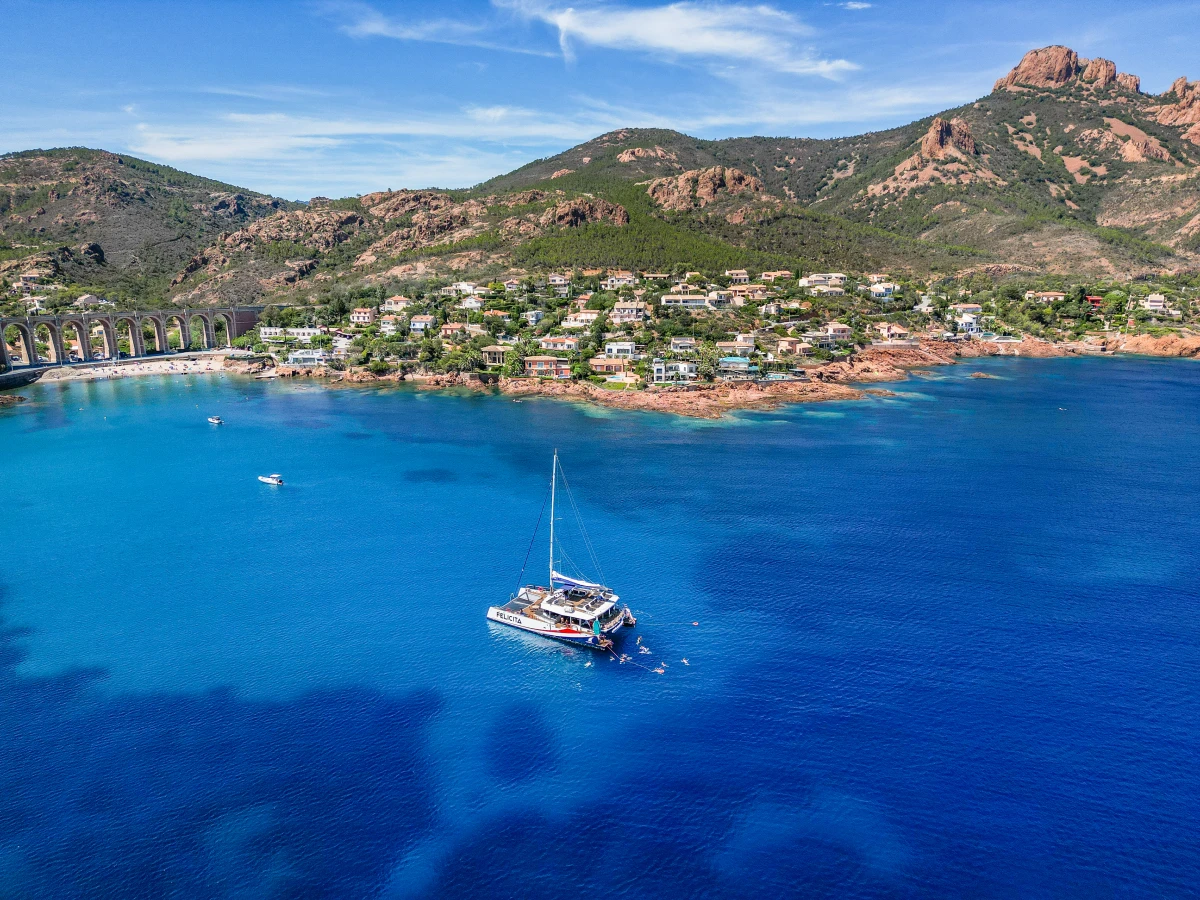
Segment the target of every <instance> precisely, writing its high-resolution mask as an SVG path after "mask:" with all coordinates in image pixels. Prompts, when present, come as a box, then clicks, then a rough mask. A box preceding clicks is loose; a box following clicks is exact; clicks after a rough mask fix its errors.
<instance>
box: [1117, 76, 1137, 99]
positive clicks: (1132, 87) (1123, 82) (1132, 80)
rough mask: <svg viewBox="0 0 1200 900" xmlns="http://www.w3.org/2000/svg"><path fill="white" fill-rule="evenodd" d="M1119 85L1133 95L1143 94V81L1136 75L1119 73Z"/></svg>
mask: <svg viewBox="0 0 1200 900" xmlns="http://www.w3.org/2000/svg"><path fill="white" fill-rule="evenodd" d="M1117 85H1118V86H1120V87H1123V88H1124V89H1125V90H1127V91H1129V92H1130V93H1131V94H1140V93H1141V92H1142V79H1140V78H1138V77H1137V76H1136V75H1130V74H1129V73H1128V72H1118V73H1117Z"/></svg>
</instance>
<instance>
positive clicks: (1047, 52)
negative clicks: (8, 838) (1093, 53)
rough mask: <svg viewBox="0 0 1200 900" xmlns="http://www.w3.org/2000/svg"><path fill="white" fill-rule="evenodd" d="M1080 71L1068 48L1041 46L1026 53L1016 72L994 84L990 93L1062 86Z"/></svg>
mask: <svg viewBox="0 0 1200 900" xmlns="http://www.w3.org/2000/svg"><path fill="white" fill-rule="evenodd" d="M1080 71H1082V68H1081V66H1080V63H1079V54H1078V53H1076V52H1075V51H1074V50H1072V49H1071V48H1070V47H1062V46H1057V45H1056V46H1053V47H1043V48H1041V49H1040V50H1030V51H1029V52H1028V53H1026V54H1025V56H1024V58H1023V59H1022V60H1021V62H1020V63H1018V64H1017V67H1016V68H1015V69H1013V70H1012V71H1011V72H1009V73H1008V74H1007V75H1005V76H1004V77H1003V78H1001V79H1000V80H999V81H997V82H996V85H995V87H994V88H993V90H996V91H1002V90H1014V89H1016V88H1018V87H1040V88H1052V87H1062V85H1064V84H1066V83H1067V82H1069V81H1070V80H1071V79H1073V78H1075V76H1077V75H1078V74H1079V73H1080Z"/></svg>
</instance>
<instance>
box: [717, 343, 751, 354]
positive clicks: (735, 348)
mask: <svg viewBox="0 0 1200 900" xmlns="http://www.w3.org/2000/svg"><path fill="white" fill-rule="evenodd" d="M717 352H718V353H723V354H724V355H725V356H745V357H748V356H750V354H751V353H753V352H754V344H753V343H749V344H747V343H745V342H744V341H717Z"/></svg>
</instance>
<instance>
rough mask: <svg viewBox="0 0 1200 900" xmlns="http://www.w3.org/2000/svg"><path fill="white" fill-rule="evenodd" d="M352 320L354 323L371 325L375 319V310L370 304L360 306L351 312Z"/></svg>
mask: <svg viewBox="0 0 1200 900" xmlns="http://www.w3.org/2000/svg"><path fill="white" fill-rule="evenodd" d="M350 321H351V323H353V324H354V325H370V324H372V323H373V322H374V321H375V310H374V309H373V308H371V307H370V306H360V307H358V309H356V310H354V311H353V312H352V313H350Z"/></svg>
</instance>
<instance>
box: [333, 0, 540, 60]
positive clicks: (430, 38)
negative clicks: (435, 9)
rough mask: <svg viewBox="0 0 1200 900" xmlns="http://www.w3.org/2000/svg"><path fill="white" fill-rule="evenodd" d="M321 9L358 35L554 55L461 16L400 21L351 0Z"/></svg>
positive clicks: (350, 33) (344, 28) (342, 27)
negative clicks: (498, 36)
mask: <svg viewBox="0 0 1200 900" xmlns="http://www.w3.org/2000/svg"><path fill="white" fill-rule="evenodd" d="M320 9H321V10H322V11H324V12H325V13H326V14H327V15H329V16H331V17H333V18H336V19H341V20H342V22H343V24H342V25H341V26H340V29H341V31H343V32H345V33H346V34H348V35H350V36H351V37H356V38H372V37H384V38H394V39H396V40H401V41H424V42H428V43H435V44H454V45H457V46H460V47H477V48H480V49H483V50H501V51H505V52H508V53H522V54H527V55H532V56H553V55H554V54H552V53H549V52H547V51H544V50H531V49H528V48H526V47H521V46H518V45H515V44H512V43H508V42H503V41H493V40H489V39H488V38H487V36H486V35H487V26H486V25H485V24H484V23H482V22H464V21H460V20H458V19H429V20H425V21H414V20H401V19H395V18H390V17H388V16H385V15H384V14H383V13H381V12H379V10H377V9H375V8H374V7H372V6H368V5H367V4H365V3H357V2H348V0H347V2H327V3H323V4H321V6H320Z"/></svg>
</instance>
